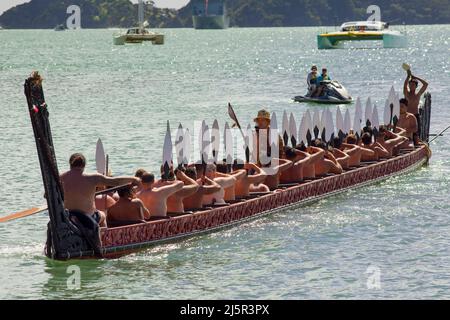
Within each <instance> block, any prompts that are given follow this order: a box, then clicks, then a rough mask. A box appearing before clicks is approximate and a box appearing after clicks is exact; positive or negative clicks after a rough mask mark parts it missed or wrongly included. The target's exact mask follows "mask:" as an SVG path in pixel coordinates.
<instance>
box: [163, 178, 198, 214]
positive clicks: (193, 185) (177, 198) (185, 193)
mask: <svg viewBox="0 0 450 320" xmlns="http://www.w3.org/2000/svg"><path fill="white" fill-rule="evenodd" d="M175 176H176V178H177V180H179V181H182V182H183V183H184V186H183V188H182V189H181V190H180V191H178V192H176V193H174V194H173V195H171V196H170V197H169V198H168V199H167V211H168V212H170V213H184V212H185V208H184V204H183V200H184V199H185V198H188V197H190V196H192V195H193V194H195V193H196V192H197V191H198V189H199V187H200V186H199V185H198V183H197V182H196V181H195V180H194V179H192V178H190V177H188V176H187V175H186V174H185V173H184V172H183V171H182V170H175Z"/></svg>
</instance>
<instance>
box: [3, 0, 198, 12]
mask: <svg viewBox="0 0 450 320" xmlns="http://www.w3.org/2000/svg"><path fill="white" fill-rule="evenodd" d="M131 1H132V2H138V0H131ZM154 1H155V3H156V5H157V6H158V7H163V8H177V9H178V8H181V7H182V6H184V5H185V4H186V3H188V2H189V0H154ZM25 2H30V0H0V14H1V13H3V12H4V11H6V10H8V9H9V8H11V7H14V6H16V5H18V4H21V3H25Z"/></svg>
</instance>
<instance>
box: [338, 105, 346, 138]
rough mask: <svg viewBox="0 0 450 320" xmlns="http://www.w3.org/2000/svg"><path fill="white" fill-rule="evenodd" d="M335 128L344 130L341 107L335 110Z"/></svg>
mask: <svg viewBox="0 0 450 320" xmlns="http://www.w3.org/2000/svg"><path fill="white" fill-rule="evenodd" d="M336 130H337V131H338V132H339V131H342V132H344V131H345V130H344V117H343V116H342V112H341V108H339V107H337V110H336Z"/></svg>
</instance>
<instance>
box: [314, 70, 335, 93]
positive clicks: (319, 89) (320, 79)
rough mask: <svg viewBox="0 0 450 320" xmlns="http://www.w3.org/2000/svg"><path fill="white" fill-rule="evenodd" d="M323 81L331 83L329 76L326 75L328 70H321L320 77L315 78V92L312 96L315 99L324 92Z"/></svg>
mask: <svg viewBox="0 0 450 320" xmlns="http://www.w3.org/2000/svg"><path fill="white" fill-rule="evenodd" d="M324 81H331V78H330V76H329V75H328V69H327V68H323V69H322V73H321V75H320V76H319V77H318V78H317V85H318V87H317V92H316V94H315V95H314V96H315V97H320V96H322V94H323V92H324V91H325V88H326V86H325V85H323V84H322V82H324Z"/></svg>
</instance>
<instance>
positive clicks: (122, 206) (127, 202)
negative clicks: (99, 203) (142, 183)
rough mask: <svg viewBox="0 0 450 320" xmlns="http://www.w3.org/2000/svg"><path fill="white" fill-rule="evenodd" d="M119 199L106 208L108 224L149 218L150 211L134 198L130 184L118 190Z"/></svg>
mask: <svg viewBox="0 0 450 320" xmlns="http://www.w3.org/2000/svg"><path fill="white" fill-rule="evenodd" d="M117 193H118V194H119V197H120V198H119V201H117V203H115V204H114V205H113V206H112V207H111V208H109V209H108V214H107V219H108V223H109V224H114V223H120V222H138V221H144V220H148V219H150V212H149V211H148V210H147V208H146V207H145V205H144V203H143V202H142V201H141V200H140V199H137V198H136V195H135V192H134V189H133V188H132V187H131V186H126V187H123V188H121V189H120V190H119V191H118V192H117Z"/></svg>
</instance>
